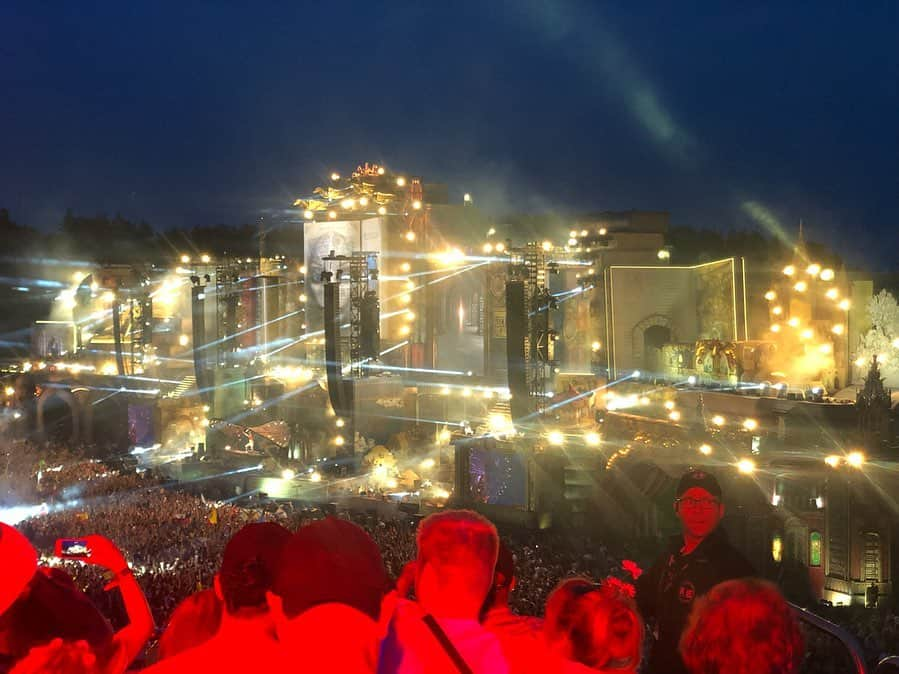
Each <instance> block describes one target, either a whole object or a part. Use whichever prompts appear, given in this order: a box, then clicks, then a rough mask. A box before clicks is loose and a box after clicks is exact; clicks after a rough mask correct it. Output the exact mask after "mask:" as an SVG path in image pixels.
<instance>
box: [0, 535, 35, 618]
mask: <svg viewBox="0 0 899 674" xmlns="http://www.w3.org/2000/svg"><path fill="white" fill-rule="evenodd" d="M0 560H3V562H2V563H3V578H2V579H0V614H2V613H4V612H5V611H6V609H8V608H9V607H10V606H12V604H13V602H15V600H16V598H17V597H18V596H19V595H20V594H21V593H22V590H24V589H25V588H26V587H27V586H28V583H29V581H31V578H32V577H33V576H34V572H35V571H37V554H36V553H35V551H34V548H33V547H32V545H31V543H29V542H28V539H27V538H25V537H24V536H23V535H22V534H20V533H19V532H18V531H16V530H15V529H13V528H12V527H11V526H9V525H8V524H3V523H2V522H0Z"/></svg>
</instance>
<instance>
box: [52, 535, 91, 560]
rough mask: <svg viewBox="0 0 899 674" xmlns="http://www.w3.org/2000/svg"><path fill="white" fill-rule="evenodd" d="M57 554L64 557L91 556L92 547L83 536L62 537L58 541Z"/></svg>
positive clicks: (80, 557) (79, 557)
mask: <svg viewBox="0 0 899 674" xmlns="http://www.w3.org/2000/svg"><path fill="white" fill-rule="evenodd" d="M55 552H56V556H57V557H63V558H64V559H82V558H84V557H90V555H91V549H90V548H89V547H88V546H87V541H86V540H84V539H83V538H60V539H57V541H56V550H55Z"/></svg>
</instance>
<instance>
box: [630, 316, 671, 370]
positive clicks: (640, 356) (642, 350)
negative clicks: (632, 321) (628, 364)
mask: <svg viewBox="0 0 899 674" xmlns="http://www.w3.org/2000/svg"><path fill="white" fill-rule="evenodd" d="M652 328H660V329H664V330H667V331H668V334H669V338H670V341H672V342H676V341H677V333H676V331H675V329H674V324H673V323H672V322H671V319H670V318H669V317H668V316H665V315H664V314H650V315H649V316H646V317H645V318H644V319H643V320H641V321H640V322H639V323H637V324H636V325H635V326H634V328H633V330H632V331H631V355H632V357H633V362H634V365H635V366H636V367H637V368H645V367H647V366H648V365H649V363H647V362H646V345H647V341H646V336H647V335H646V332H647V330H651V329H652ZM651 332H657V331H651Z"/></svg>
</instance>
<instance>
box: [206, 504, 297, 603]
mask: <svg viewBox="0 0 899 674" xmlns="http://www.w3.org/2000/svg"><path fill="white" fill-rule="evenodd" d="M290 537H291V534H290V531H288V530H287V529H285V528H284V527H282V526H281V525H280V524H277V523H275V522H252V523H250V524H247V525H246V526H244V527H243V528H242V529H241V530H240V531H238V532H237V533H236V534H234V535H233V536H232V537H231V540H229V541H228V544H227V545H226V546H225V551H224V553H223V554H222V565H221V567H220V568H219V583H220V585H221V587H222V596H223V598H224V600H225V607H226V608H227V609H228V611H229V612H231V613H234V612H235V611H238V610H239V609H242V608H252V607H260V606H265V593H266V591H268V590H270V589H271V587H272V581H273V580H274V578H275V572H276V570H277V568H278V559H279V557H280V556H281V553H282V551H283V550H284V546H285V545H286V544H287V541H289V540H290Z"/></svg>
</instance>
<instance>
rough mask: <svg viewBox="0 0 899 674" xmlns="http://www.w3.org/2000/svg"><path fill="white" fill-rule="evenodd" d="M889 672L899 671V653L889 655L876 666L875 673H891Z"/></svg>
mask: <svg viewBox="0 0 899 674" xmlns="http://www.w3.org/2000/svg"><path fill="white" fill-rule="evenodd" d="M889 672H899V655H888V656H887V657H885V658H884V659H883V660H881V661H880V662H878V663H877V667H875V668H874V674H889Z"/></svg>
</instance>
